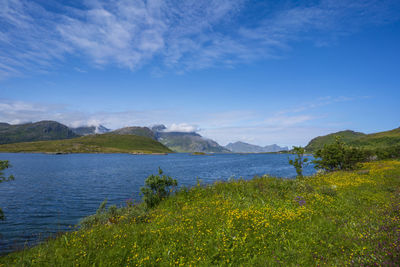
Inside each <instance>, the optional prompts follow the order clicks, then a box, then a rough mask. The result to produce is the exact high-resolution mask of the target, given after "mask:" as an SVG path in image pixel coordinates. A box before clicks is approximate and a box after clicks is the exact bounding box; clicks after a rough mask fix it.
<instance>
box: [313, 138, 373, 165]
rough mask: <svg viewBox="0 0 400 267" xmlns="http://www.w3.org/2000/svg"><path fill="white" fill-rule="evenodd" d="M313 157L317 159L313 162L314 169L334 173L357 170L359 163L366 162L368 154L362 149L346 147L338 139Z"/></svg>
mask: <svg viewBox="0 0 400 267" xmlns="http://www.w3.org/2000/svg"><path fill="white" fill-rule="evenodd" d="M314 156H315V157H316V158H317V159H316V160H314V161H313V163H314V164H315V168H316V169H323V170H325V171H336V170H353V169H355V168H357V166H358V164H359V163H360V162H365V161H367V159H368V157H369V153H367V151H365V150H363V149H360V148H355V147H350V146H348V145H346V144H345V143H343V142H342V141H341V140H340V138H339V137H338V138H336V140H335V142H334V143H332V144H328V145H324V147H323V148H322V149H320V150H318V151H317V152H316V153H315V154H314Z"/></svg>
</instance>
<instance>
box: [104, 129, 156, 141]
mask: <svg viewBox="0 0 400 267" xmlns="http://www.w3.org/2000/svg"><path fill="white" fill-rule="evenodd" d="M111 133H112V134H123V135H126V134H133V135H138V136H145V137H149V138H151V139H155V137H154V133H153V131H152V130H150V129H149V128H147V127H139V126H133V127H125V128H121V129H117V130H115V131H112V132H111Z"/></svg>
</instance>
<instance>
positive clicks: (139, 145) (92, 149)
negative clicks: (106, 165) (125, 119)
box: [0, 133, 172, 153]
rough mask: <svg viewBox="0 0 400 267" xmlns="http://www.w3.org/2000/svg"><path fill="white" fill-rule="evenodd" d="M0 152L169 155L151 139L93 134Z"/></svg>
mask: <svg viewBox="0 0 400 267" xmlns="http://www.w3.org/2000/svg"><path fill="white" fill-rule="evenodd" d="M0 152H46V153H170V152H172V151H171V150H170V149H169V148H167V147H166V146H164V145H163V144H161V143H160V142H157V141H155V140H153V139H151V138H148V137H143V136H137V135H119V134H110V133H106V134H95V135H86V136H82V137H78V138H73V139H65V140H52V141H38V142H25V143H14V144H4V145H0Z"/></svg>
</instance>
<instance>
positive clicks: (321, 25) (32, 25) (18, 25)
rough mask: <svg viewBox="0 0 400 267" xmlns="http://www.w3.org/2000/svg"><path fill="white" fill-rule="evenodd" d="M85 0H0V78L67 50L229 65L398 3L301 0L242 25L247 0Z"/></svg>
mask: <svg viewBox="0 0 400 267" xmlns="http://www.w3.org/2000/svg"><path fill="white" fill-rule="evenodd" d="M83 3H84V4H83V5H82V6H81V7H80V8H77V7H71V6H66V5H61V4H57V9H54V8H53V9H50V8H48V7H46V6H43V5H40V4H38V3H34V2H32V1H26V0H1V6H2V9H1V10H0V25H1V27H0V48H1V49H0V77H3V78H4V77H7V76H10V75H22V74H24V73H27V72H28V73H29V72H37V71H41V72H46V71H49V70H51V69H54V67H55V66H57V65H58V64H62V62H63V61H65V60H66V59H65V58H66V57H67V56H70V55H71V56H74V57H79V58H80V59H85V60H86V62H87V63H92V65H94V66H97V67H103V66H107V65H116V66H119V67H122V68H129V69H131V70H136V69H138V68H140V67H142V66H143V65H145V64H148V63H150V62H153V61H156V62H157V63H160V64H157V65H158V68H161V69H166V70H173V71H178V72H180V71H187V70H191V69H199V68H206V67H211V66H229V67H230V66H234V65H235V64H238V63H243V62H251V61H254V60H258V59H260V58H266V57H278V56H280V55H281V51H285V50H287V49H290V47H291V43H292V42H295V41H299V40H312V41H313V42H314V43H315V44H316V45H326V44H329V43H330V42H332V41H334V40H336V39H337V38H338V37H340V36H341V35H344V34H349V33H351V32H354V31H357V30H358V29H359V28H360V27H363V26H365V25H370V24H380V23H387V22H392V21H394V20H397V19H398V18H399V15H398V14H399V12H398V11H399V7H400V5H399V2H398V1H394V0H393V1H390V0H386V1H377V0H363V1H361V0H353V1H350V0H340V1H333V0H324V1H320V2H318V3H314V2H308V1H305V2H302V3H301V4H295V3H292V4H290V3H289V4H287V5H285V6H284V7H280V8H277V9H276V10H273V11H271V12H266V14H265V16H262V17H255V18H250V19H249V20H248V21H246V22H247V23H246V24H244V23H242V22H241V20H240V17H241V16H247V17H249V16H248V14H247V13H248V12H250V11H251V8H252V3H250V2H248V1H245V0H237V1H229V0H187V1H172V0H169V1H168V0H167V1H159V0H148V1H144V0H142V1H140V0H139V1H127V0H121V1H102V0H91V1H83ZM48 5H51V3H49V4H48ZM53 5H56V4H55V3H53ZM54 10H57V11H54ZM315 33H320V34H318V35H316V34H315ZM321 33H322V34H321Z"/></svg>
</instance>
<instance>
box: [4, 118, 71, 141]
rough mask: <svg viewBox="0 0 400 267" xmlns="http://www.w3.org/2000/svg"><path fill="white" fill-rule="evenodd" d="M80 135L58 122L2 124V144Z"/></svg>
mask: <svg viewBox="0 0 400 267" xmlns="http://www.w3.org/2000/svg"><path fill="white" fill-rule="evenodd" d="M78 136H79V135H77V134H75V133H74V132H72V131H71V130H70V129H69V128H68V127H67V126H65V125H63V124H61V123H58V122H56V121H39V122H35V123H25V124H18V125H11V124H8V123H0V144H10V143H18V142H31V141H45V140H59V139H68V138H75V137H78Z"/></svg>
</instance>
